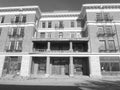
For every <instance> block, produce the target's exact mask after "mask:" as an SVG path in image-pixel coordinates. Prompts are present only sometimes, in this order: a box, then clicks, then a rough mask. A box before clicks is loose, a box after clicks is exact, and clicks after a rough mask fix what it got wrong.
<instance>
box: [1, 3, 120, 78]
mask: <svg viewBox="0 0 120 90" xmlns="http://www.w3.org/2000/svg"><path fill="white" fill-rule="evenodd" d="M119 14H120V4H84V5H83V6H82V8H81V11H53V12H41V11H40V9H39V7H38V6H23V7H22V6H21V7H5V8H0V22H1V23H0V41H1V43H0V55H1V56H0V77H5V76H7V75H13V76H14V75H16V74H17V75H19V76H23V77H24V76H25V77H26V76H27V77H48V78H49V77H51V76H53V77H54V76H70V77H76V76H78V77H80V76H90V77H103V76H106V75H107V76H111V75H112V76H119V75H120V30H119V28H120V24H119Z"/></svg>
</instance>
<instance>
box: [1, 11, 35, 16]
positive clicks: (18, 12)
mask: <svg viewBox="0 0 120 90" xmlns="http://www.w3.org/2000/svg"><path fill="white" fill-rule="evenodd" d="M20 14H36V12H35V11H11V12H0V15H20Z"/></svg>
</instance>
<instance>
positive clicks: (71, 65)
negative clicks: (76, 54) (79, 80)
mask: <svg viewBox="0 0 120 90" xmlns="http://www.w3.org/2000/svg"><path fill="white" fill-rule="evenodd" d="M69 70H70V76H71V77H72V76H73V75H74V73H73V70H74V65H73V57H72V56H70V65H69Z"/></svg>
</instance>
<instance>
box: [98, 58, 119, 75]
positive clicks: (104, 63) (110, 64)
mask: <svg viewBox="0 0 120 90" xmlns="http://www.w3.org/2000/svg"><path fill="white" fill-rule="evenodd" d="M100 65H101V71H102V74H106V73H108V74H111V73H113V74H115V72H118V71H119V72H120V58H119V57H100ZM113 74H112V75H113Z"/></svg>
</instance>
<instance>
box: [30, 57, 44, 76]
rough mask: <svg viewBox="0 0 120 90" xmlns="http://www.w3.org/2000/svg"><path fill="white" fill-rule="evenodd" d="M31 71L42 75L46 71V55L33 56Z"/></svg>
mask: <svg viewBox="0 0 120 90" xmlns="http://www.w3.org/2000/svg"><path fill="white" fill-rule="evenodd" d="M31 73H32V74H36V75H42V74H45V73H46V57H33V58H32V66H31Z"/></svg>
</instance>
